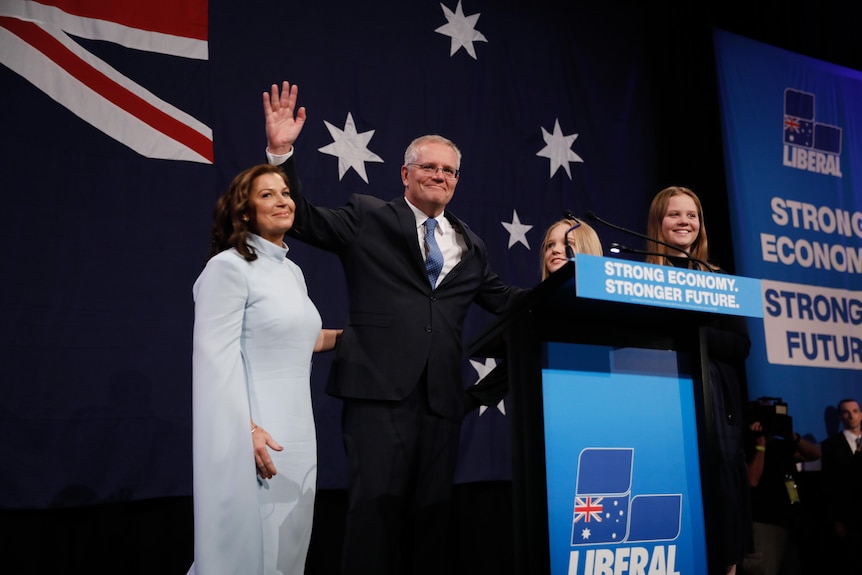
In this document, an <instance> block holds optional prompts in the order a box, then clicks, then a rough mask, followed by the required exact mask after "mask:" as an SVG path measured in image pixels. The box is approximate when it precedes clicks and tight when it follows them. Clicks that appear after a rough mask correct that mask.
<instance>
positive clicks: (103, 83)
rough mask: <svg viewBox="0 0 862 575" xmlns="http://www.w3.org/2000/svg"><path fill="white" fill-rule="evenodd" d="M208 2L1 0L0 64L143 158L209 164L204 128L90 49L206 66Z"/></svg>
mask: <svg viewBox="0 0 862 575" xmlns="http://www.w3.org/2000/svg"><path fill="white" fill-rule="evenodd" d="M207 2H208V0H191V1H186V2H177V3H173V2H170V3H168V2H165V3H159V4H157V5H155V6H154V5H153V4H152V3H151V2H148V1H147V0H127V1H126V2H123V3H122V5H120V4H119V3H118V4H114V3H110V2H104V3H103V2H82V1H72V0H42V1H40V2H36V1H33V0H4V2H3V3H2V4H0V45H2V46H3V50H0V63H2V64H4V65H6V66H8V67H9V68H10V69H11V70H13V71H15V72H17V73H18V74H20V75H21V76H23V77H24V78H26V79H27V80H28V81H30V82H31V83H32V84H33V85H34V86H36V87H37V88H39V89H40V90H42V91H43V92H44V93H45V94H47V95H48V96H50V97H51V98H52V99H54V100H55V101H57V102H58V103H60V104H61V105H63V106H65V107H66V108H67V109H68V110H69V111H71V112H72V113H73V114H75V115H77V116H78V117H80V118H81V119H83V120H84V121H86V122H87V123H89V124H91V125H92V126H94V127H95V128H97V129H99V130H101V131H102V132H104V133H105V134H107V135H109V136H110V137H112V138H114V139H115V140H117V141H119V142H122V143H123V144H124V145H126V146H128V147H129V148H131V149H133V150H135V151H136V152H138V153H139V154H141V155H142V156H145V157H147V158H159V159H167V160H185V161H191V162H201V163H205V164H211V163H212V162H213V138H212V129H211V128H210V127H209V126H207V125H205V124H204V123H203V122H201V121H199V120H198V119H196V118H195V117H193V116H192V115H190V114H189V113H187V112H184V111H183V110H180V109H179V108H177V107H176V106H174V105H173V104H170V103H169V102H168V101H167V100H166V99H164V98H162V97H160V96H158V95H156V94H155V93H153V92H151V91H150V90H148V89H147V88H145V87H144V86H143V85H142V84H141V83H139V82H138V81H136V80H133V79H132V78H131V77H128V76H126V75H124V74H123V73H122V72H120V71H119V70H118V69H117V68H115V67H114V66H112V65H111V64H110V63H108V62H107V61H106V60H104V59H103V58H100V57H99V56H97V55H96V54H95V53H94V52H93V51H92V50H90V49H88V47H87V46H88V44H89V43H91V42H96V43H101V42H107V43H111V44H116V45H119V46H122V47H124V48H128V49H132V50H138V51H143V52H150V53H153V54H161V55H166V56H170V57H176V58H188V59H193V60H202V61H206V60H207V59H208V42H207Z"/></svg>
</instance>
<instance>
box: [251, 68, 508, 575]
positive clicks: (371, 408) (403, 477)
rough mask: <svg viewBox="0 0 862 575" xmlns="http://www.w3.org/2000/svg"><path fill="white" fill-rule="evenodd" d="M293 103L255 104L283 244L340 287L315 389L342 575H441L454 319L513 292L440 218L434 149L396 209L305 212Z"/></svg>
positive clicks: (454, 421)
mask: <svg viewBox="0 0 862 575" xmlns="http://www.w3.org/2000/svg"><path fill="white" fill-rule="evenodd" d="M296 97H297V89H296V86H293V87H291V86H290V85H289V84H288V83H287V82H285V83H284V84H283V86H282V91H281V94H280V95H279V90H278V86H277V85H273V86H272V91H271V94H267V93H264V112H265V116H266V132H267V144H268V145H267V156H268V159H269V161H270V162H271V163H275V164H281V165H282V167H283V168H284V169H285V171H286V173H287V174H288V178H289V180H290V190H291V196H292V197H293V200H294V202H295V203H296V214H295V221H294V225H293V228H292V230H291V236H292V237H295V238H297V239H299V240H301V241H303V242H306V243H308V244H310V245H313V246H316V247H318V248H321V249H324V250H327V251H330V252H333V253H335V254H337V255H338V256H339V258H340V259H341V263H342V266H343V268H344V273H345V278H346V280H347V286H348V300H349V320H348V322H347V324H346V325H345V327H344V333H343V335H342V338H341V342H340V345H339V346H338V349H337V351H336V355H335V359H334V360H333V364H332V371H331V374H330V381H329V384H328V386H327V392H328V393H329V394H331V395H333V396H335V397H339V398H341V399H342V400H343V415H342V427H343V434H344V446H345V449H346V453H347V463H348V469H349V472H348V473H349V478H348V479H349V482H348V484H349V509H348V515H347V525H346V531H345V541H344V550H343V551H344V552H343V556H342V571H343V572H344V573H360V574H374V575H383V574H387V573H392V574H397V575H405V574H409V573H447V572H450V571H451V568H450V564H449V563H448V558H447V554H446V539H447V537H448V535H447V526H448V521H449V502H450V495H451V488H452V479H453V475H454V468H455V462H456V457H457V448H458V435H459V432H460V423H461V420H462V418H463V415H464V407H465V393H464V387H463V384H462V382H461V370H462V362H463V360H464V357H463V350H462V333H461V332H462V326H463V323H464V318H465V316H466V314H467V311H468V308H469V307H470V305H471V304H472V303H473V302H475V303H477V304H478V305H480V306H481V307H482V308H484V309H486V310H488V311H490V312H492V313H501V312H503V311H504V310H505V309H506V308H507V307H508V306H509V305H511V304H512V303H513V301H515V300H516V299H517V298H518V297H519V295H521V293H522V291H523V290H520V289H518V288H513V287H511V286H506V285H504V284H503V282H502V281H501V280H500V278H499V277H498V276H497V275H496V274H494V273H493V272H492V271H491V269H490V267H489V265H488V260H487V254H486V250H485V246H484V244H483V242H482V240H481V239H480V238H479V237H478V236H476V235H475V234H474V233H473V232H472V231H471V230H470V229H469V228H468V227H467V226H466V225H465V224H464V223H463V222H461V221H460V220H459V219H458V218H457V217H455V216H454V215H453V214H452V213H450V212H449V211H447V210H446V206H447V204H448V203H449V201H450V200H451V199H452V196H453V194H454V192H455V186H456V185H457V183H458V178H459V175H460V164H461V153H460V151H459V150H458V148H457V147H456V146H455V145H454V144H453V143H452V142H451V141H449V140H447V139H446V138H443V137H441V136H436V135H431V136H422V137H420V138H417V139H416V140H414V141H413V142H412V143H411V144H410V145H409V146H408V148H407V150H406V152H405V155H404V165H403V166H401V179H402V182H403V184H404V196H403V197H398V198H396V199H394V200H392V201H388V202H387V201H384V200H381V199H379V198H376V197H373V196H367V195H359V194H355V195H353V196H352V197H351V198H350V199H349V201H348V203H347V204H346V205H345V206H343V207H340V208H337V209H330V208H321V207H316V206H314V205H312V203H311V202H309V201H308V199H307V198H306V197H305V195H304V192H303V190H302V188H301V186H300V183H299V179H298V177H297V175H296V167H295V165H294V162H293V159H292V155H293V143H294V141H295V140H296V138H297V137H298V135H299V133H300V132H301V130H302V126H303V124H304V122H305V118H306V113H305V109H304V108H302V107H300V108H298V109H297V108H296ZM431 218H433V219H434V221H432V220H431Z"/></svg>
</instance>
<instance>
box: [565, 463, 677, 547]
mask: <svg viewBox="0 0 862 575" xmlns="http://www.w3.org/2000/svg"><path fill="white" fill-rule="evenodd" d="M633 469H634V449H631V448H587V449H584V450H583V451H581V455H580V457H579V460H578V477H577V481H576V486H575V501H574V509H573V516H572V545H573V546H574V545H591V544H597V543H621V542H623V541H662V540H673V539H676V538H677V537H678V536H679V531H680V521H681V518H682V495H680V494H660V495H652V494H649V495H644V494H639V495H637V496H635V497H633V498H632V496H631V486H632V470H633Z"/></svg>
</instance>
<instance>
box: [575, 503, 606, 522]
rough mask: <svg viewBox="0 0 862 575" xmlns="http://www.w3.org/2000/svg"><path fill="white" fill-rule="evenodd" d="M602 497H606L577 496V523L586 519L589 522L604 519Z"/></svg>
mask: <svg viewBox="0 0 862 575" xmlns="http://www.w3.org/2000/svg"><path fill="white" fill-rule="evenodd" d="M602 499H604V497H575V523H577V522H578V521H580V520H581V519H583V520H584V523H589V522H590V520H595V521H598V522H599V523H601V521H602V509H603V508H602Z"/></svg>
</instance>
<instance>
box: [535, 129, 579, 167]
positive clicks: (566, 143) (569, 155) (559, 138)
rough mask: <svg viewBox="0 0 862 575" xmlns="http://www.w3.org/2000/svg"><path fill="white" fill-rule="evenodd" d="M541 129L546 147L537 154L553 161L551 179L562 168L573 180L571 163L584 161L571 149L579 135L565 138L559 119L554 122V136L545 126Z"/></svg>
mask: <svg viewBox="0 0 862 575" xmlns="http://www.w3.org/2000/svg"><path fill="white" fill-rule="evenodd" d="M541 128H542V138H544V139H545V144H546V146H545V147H544V148H542V149H541V150H540V151H538V152H536V155H537V156H542V157H544V158H548V159H549V160H551V177H554V174H556V173H557V170H559V169H560V167H562V168H563V169H565V170H566V174H567V175H568V176H569V179H570V180H571V179H572V173H571V172H570V171H569V162H583V161H584V160H583V159H581V157H580V156H579V155H577V154H576V153H574V152H573V151H572V150H571V149H570V148H571V147H572V143H574V141H575V140H576V139H577V138H578V135H577V134H572V135H570V136H564V135H563V131H562V130H561V129H560V120H559V119H556V120H554V133H553V134H549V133H548V131H547V130H545V128H544V126H542V127H541Z"/></svg>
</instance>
